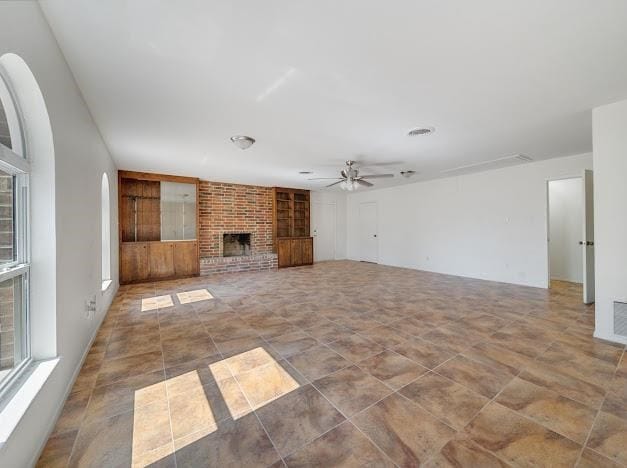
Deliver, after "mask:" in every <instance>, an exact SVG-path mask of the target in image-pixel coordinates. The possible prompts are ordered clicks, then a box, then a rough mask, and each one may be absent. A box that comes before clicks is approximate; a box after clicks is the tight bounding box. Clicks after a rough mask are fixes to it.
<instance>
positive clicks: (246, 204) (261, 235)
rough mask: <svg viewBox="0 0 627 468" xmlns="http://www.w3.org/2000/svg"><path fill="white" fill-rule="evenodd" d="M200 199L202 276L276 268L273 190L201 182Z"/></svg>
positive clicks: (253, 186) (251, 186)
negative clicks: (273, 233)
mask: <svg viewBox="0 0 627 468" xmlns="http://www.w3.org/2000/svg"><path fill="white" fill-rule="evenodd" d="M198 199H199V205H200V206H199V213H200V216H199V223H200V226H199V228H200V238H199V239H198V241H199V245H200V274H201V275H209V274H212V273H225V272H231V271H257V270H270V269H273V268H276V267H277V256H276V254H275V253H273V252H272V188H270V187H259V186H255V185H239V184H227V183H220V182H209V181H201V182H200V187H199V192H198ZM246 235H248V240H247V242H246ZM225 239H226V242H227V251H226V255H225ZM240 241H243V242H240ZM235 244H238V245H235Z"/></svg>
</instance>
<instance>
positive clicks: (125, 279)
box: [120, 242, 149, 284]
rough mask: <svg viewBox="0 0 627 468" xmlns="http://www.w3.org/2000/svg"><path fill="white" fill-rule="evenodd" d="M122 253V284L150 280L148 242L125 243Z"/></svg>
mask: <svg viewBox="0 0 627 468" xmlns="http://www.w3.org/2000/svg"><path fill="white" fill-rule="evenodd" d="M120 253H121V255H120V282H121V283H123V284H124V283H132V282H134V281H142V280H146V279H148V274H149V270H148V244H147V243H146V242H132V243H125V242H123V243H122V244H121V247H120Z"/></svg>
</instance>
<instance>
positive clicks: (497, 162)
mask: <svg viewBox="0 0 627 468" xmlns="http://www.w3.org/2000/svg"><path fill="white" fill-rule="evenodd" d="M531 161H533V158H531V157H529V156H527V155H526V154H514V155H511V156H505V157H502V158H496V159H491V160H489V161H481V162H478V163H473V164H466V165H464V166H458V167H454V168H452V169H445V170H443V171H441V173H442V174H454V173H471V172H479V171H487V170H490V169H500V168H501V167H508V166H515V165H517V164H520V163H521V162H531Z"/></svg>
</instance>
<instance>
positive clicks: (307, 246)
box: [301, 237, 313, 265]
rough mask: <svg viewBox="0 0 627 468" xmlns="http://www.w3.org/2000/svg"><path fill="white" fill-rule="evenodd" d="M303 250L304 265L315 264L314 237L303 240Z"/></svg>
mask: <svg viewBox="0 0 627 468" xmlns="http://www.w3.org/2000/svg"><path fill="white" fill-rule="evenodd" d="M301 249H302V252H303V265H312V264H313V237H307V238H305V239H301Z"/></svg>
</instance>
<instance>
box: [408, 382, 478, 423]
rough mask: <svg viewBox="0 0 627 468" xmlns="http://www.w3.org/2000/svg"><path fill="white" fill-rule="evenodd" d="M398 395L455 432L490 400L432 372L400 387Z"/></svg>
mask: <svg viewBox="0 0 627 468" xmlns="http://www.w3.org/2000/svg"><path fill="white" fill-rule="evenodd" d="M400 393H401V395H403V396H405V397H407V398H409V399H410V400H412V401H414V402H415V403H418V404H419V405H420V406H422V407H423V408H425V409H426V410H427V411H429V412H430V413H431V414H433V415H434V416H436V417H437V418H439V419H441V420H442V421H444V422H445V423H446V424H448V425H449V426H451V427H454V428H456V429H462V428H463V427H464V426H465V425H466V424H468V422H470V420H471V419H472V418H473V417H475V416H476V415H477V413H478V412H479V410H481V408H483V407H484V406H485V405H486V404H487V403H488V402H489V401H490V400H488V399H487V398H486V397H484V396H482V395H480V394H478V393H476V392H474V391H472V390H470V389H468V388H466V387H464V386H463V385H460V384H458V383H455V382H453V381H452V380H450V379H447V378H446V377H442V376H441V375H438V374H434V373H433V372H430V373H428V374H426V375H424V376H422V377H421V378H419V379H418V380H416V381H415V382H412V383H411V384H409V385H407V386H406V387H403V388H402V389H401V390H400Z"/></svg>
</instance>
